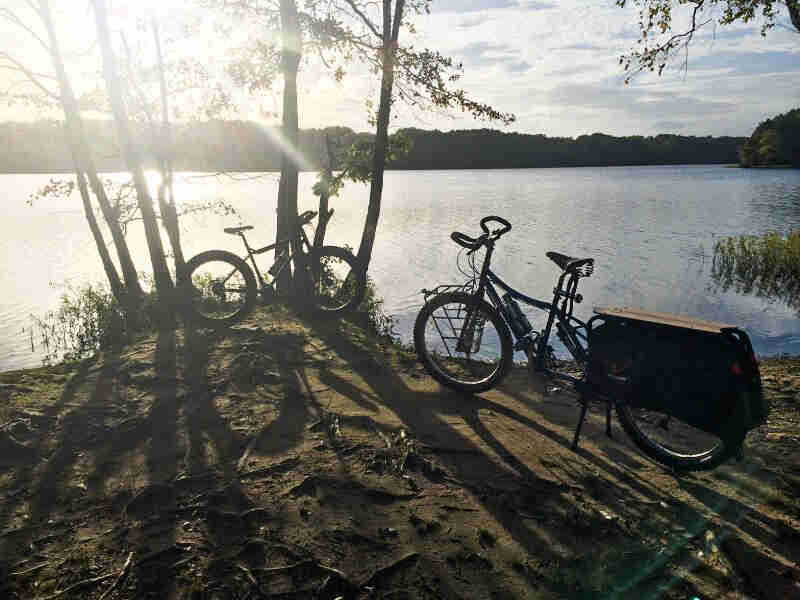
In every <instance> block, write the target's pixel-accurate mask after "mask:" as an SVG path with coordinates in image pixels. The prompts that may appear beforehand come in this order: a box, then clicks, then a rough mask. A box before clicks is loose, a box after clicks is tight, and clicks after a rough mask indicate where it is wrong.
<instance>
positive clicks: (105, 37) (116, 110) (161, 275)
mask: <svg viewBox="0 0 800 600" xmlns="http://www.w3.org/2000/svg"><path fill="white" fill-rule="evenodd" d="M92 4H93V5H94V15H95V23H96V25H97V40H98V42H99V45H100V52H101V54H102V56H103V77H104V79H105V80H106V89H107V91H108V100H109V103H110V104H111V111H112V113H113V114H114V121H115V122H116V125H117V135H118V136H119V143H120V147H121V148H122V156H123V158H124V159H125V164H126V165H127V166H128V170H129V171H130V172H131V175H132V176H133V184H134V187H135V188H136V199H137V202H138V205H139V210H140V211H141V213H142V221H143V223H144V232H145V237H146V238H147V248H148V250H149V252H150V262H151V263H152V265H153V278H154V279H155V283H156V292H157V293H158V297H159V300H160V301H162V302H165V301H166V303H167V306H168V307H169V308H170V309H171V308H172V299H173V298H172V278H171V277H170V274H169V268H168V267H167V260H166V258H165V257H164V247H163V245H162V244H161V235H160V233H159V230H158V223H157V222H156V216H155V212H154V210H153V199H152V198H151V196H150V192H149V190H148V189H147V181H146V179H145V177H144V170H143V169H142V162H141V159H140V157H139V152H138V150H137V148H136V146H135V144H134V141H133V137H132V136H131V132H130V129H129V128H128V114H127V110H126V108H125V103H124V100H123V94H122V83H121V81H120V77H119V73H118V71H117V65H116V60H115V58H114V52H113V50H112V48H111V38H110V35H109V29H108V15H107V13H106V3H105V0H92ZM164 316H165V317H166V314H165V315H164ZM165 324H166V323H165Z"/></svg>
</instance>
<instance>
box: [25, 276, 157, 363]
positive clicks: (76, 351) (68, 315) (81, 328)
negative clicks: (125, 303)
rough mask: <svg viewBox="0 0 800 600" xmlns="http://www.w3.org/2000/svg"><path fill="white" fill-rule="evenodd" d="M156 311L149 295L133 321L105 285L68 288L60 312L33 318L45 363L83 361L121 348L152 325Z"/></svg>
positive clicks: (56, 310)
mask: <svg viewBox="0 0 800 600" xmlns="http://www.w3.org/2000/svg"><path fill="white" fill-rule="evenodd" d="M153 308H154V305H153V301H152V299H151V298H150V297H149V296H146V297H145V298H144V299H143V303H142V306H141V307H140V310H138V311H137V314H136V315H135V318H131V316H129V315H128V314H126V312H125V311H124V310H123V308H122V306H121V305H120V303H119V302H118V301H117V300H116V299H115V298H114V295H113V294H112V293H111V291H110V290H109V289H108V287H106V286H105V285H103V284H99V283H97V284H84V285H82V286H79V287H72V286H68V287H67V289H66V291H65V292H64V293H63V294H62V296H61V300H60V302H59V305H58V308H57V309H55V310H51V311H48V312H47V313H45V314H44V316H42V317H38V316H35V315H32V316H31V318H32V319H33V322H34V326H35V327H36V328H37V329H38V330H39V339H40V342H41V346H42V348H43V350H44V356H43V358H42V362H43V363H44V364H46V365H48V364H53V363H55V362H59V361H61V360H65V361H75V360H80V359H82V358H86V357H87V356H91V355H93V354H94V353H95V352H97V351H98V350H100V349H101V348H109V347H117V346H120V345H122V344H124V343H125V342H128V341H130V340H131V339H132V336H133V334H134V333H135V332H136V331H141V330H145V329H149V328H150V327H151V326H152V323H153V319H152V316H153Z"/></svg>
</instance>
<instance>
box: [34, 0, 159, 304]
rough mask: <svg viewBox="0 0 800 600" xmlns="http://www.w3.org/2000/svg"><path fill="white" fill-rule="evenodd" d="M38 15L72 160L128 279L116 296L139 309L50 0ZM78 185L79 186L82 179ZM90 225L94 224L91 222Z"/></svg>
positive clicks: (134, 277)
mask: <svg viewBox="0 0 800 600" xmlns="http://www.w3.org/2000/svg"><path fill="white" fill-rule="evenodd" d="M39 15H40V17H41V19H42V21H43V23H44V26H45V29H46V30H47V36H48V39H49V41H50V58H51V60H52V62H53V66H54V68H55V70H56V76H57V78H58V84H59V89H60V91H61V107H62V109H63V110H64V119H65V124H66V129H67V140H68V142H69V144H70V150H71V152H72V157H73V161H74V162H75V164H76V167H77V170H78V171H81V172H84V173H86V176H87V177H88V179H89V185H90V186H91V188H92V192H94V195H95V197H96V198H97V203H98V204H99V205H100V210H101V211H102V213H103V217H104V218H105V220H106V223H107V224H108V229H109V231H110V232H111V239H112V240H113V241H114V246H115V247H116V249H117V257H118V258H119V264H120V268H121V270H122V277H123V280H124V282H125V294H124V297H117V300H118V301H119V302H120V303H121V304H122V305H123V306H125V307H126V308H127V309H130V310H136V308H137V307H138V305H139V303H140V302H141V297H142V295H143V293H142V288H141V286H140V285H139V276H138V274H137V272H136V267H135V266H134V264H133V259H131V254H130V251H129V250H128V244H127V242H126V241H125V236H124V235H123V233H122V228H121V227H120V224H119V220H118V219H117V217H116V214H115V212H114V210H113V209H112V208H111V203H110V202H109V201H108V196H107V195H106V192H105V187H104V186H103V182H102V181H100V177H99V176H98V174H97V169H96V167H95V165H94V161H93V160H92V157H91V152H90V150H89V144H88V142H87V141H86V133H85V130H84V127H83V119H82V118H81V114H80V109H79V107H78V102H77V100H76V99H75V94H74V92H73V91H72V86H71V85H70V82H69V78H68V77H67V71H66V69H65V67H64V60H63V58H62V56H61V50H60V46H59V43H58V37H57V36H56V32H55V27H54V26H53V18H52V13H51V12H50V4H49V2H48V1H47V0H39ZM84 183H85V182H84ZM78 184H79V186H80V179H79V182H78ZM89 226H90V227H91V223H90V225H89ZM104 247H105V244H104ZM101 260H102V257H101ZM112 288H113V284H112Z"/></svg>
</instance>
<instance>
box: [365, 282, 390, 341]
mask: <svg viewBox="0 0 800 600" xmlns="http://www.w3.org/2000/svg"><path fill="white" fill-rule="evenodd" d="M356 312H357V314H359V315H360V316H361V320H362V321H363V325H364V326H365V327H366V329H368V330H369V331H371V332H373V333H375V334H377V335H378V336H379V337H382V338H385V339H386V340H388V341H391V342H396V341H397V339H398V334H397V332H396V331H395V330H394V324H395V320H394V317H392V315H389V314H387V313H386V311H384V309H383V299H382V298H380V297H378V294H377V292H376V290H375V282H374V281H373V280H372V279H371V278H370V277H367V291H366V294H365V295H364V300H362V301H361V304H360V305H359V307H358V309H357V311H356Z"/></svg>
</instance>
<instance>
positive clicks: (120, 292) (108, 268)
mask: <svg viewBox="0 0 800 600" xmlns="http://www.w3.org/2000/svg"><path fill="white" fill-rule="evenodd" d="M72 161H73V162H74V163H75V164H76V165H77V161H76V160H75V155H74V152H73V158H72ZM75 177H76V179H77V180H78V191H79V192H80V194H81V201H82V202H83V214H84V215H85V216H86V221H87V223H89V229H90V230H91V232H92V237H93V238H94V243H95V245H96V246H97V252H98V254H99V255H100V261H101V262H102V263H103V270H104V271H105V272H106V277H107V278H108V283H109V285H110V286H111V293H112V294H114V298H116V299H117V302H119V303H120V305H121V306H123V307H124V306H125V288H124V287H123V285H122V281H120V279H119V274H118V273H117V268H116V267H115V266H114V262H113V261H112V260H111V255H110V254H109V253H108V248H106V241H105V240H104V239H103V233H102V232H101V231H100V226H99V225H98V224H97V219H96V218H95V216H94V210H93V209H92V199H91V196H90V195H89V188H88V186H87V185H86V178H85V177H84V176H83V172H82V171H81V170H80V169H78V168H77V167H76V168H75Z"/></svg>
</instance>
